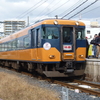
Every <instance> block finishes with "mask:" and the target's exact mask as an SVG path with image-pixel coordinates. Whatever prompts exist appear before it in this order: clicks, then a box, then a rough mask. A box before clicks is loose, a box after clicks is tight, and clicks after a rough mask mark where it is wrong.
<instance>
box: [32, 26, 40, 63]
mask: <svg viewBox="0 0 100 100" xmlns="http://www.w3.org/2000/svg"><path fill="white" fill-rule="evenodd" d="M40 35H41V34H40V28H37V29H32V30H31V40H32V42H31V44H32V48H33V49H32V60H38V61H39V60H41V59H40V57H41V50H40V46H41V36H40Z"/></svg>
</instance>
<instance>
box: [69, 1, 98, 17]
mask: <svg viewBox="0 0 100 100" xmlns="http://www.w3.org/2000/svg"><path fill="white" fill-rule="evenodd" d="M97 1H98V0H95V1H94V2H92V3H91V4H89V5H88V6H86V7H85V8H83V9H82V10H80V11H79V12H77V13H76V14H74V15H73V16H71V17H69V18H68V19H71V18H73V17H74V16H76V15H77V14H79V13H80V12H82V11H84V10H85V9H87V8H88V7H90V6H92V5H93V4H94V3H96V2H97Z"/></svg>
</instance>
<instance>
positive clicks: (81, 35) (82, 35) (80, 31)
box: [75, 28, 85, 40]
mask: <svg viewBox="0 0 100 100" xmlns="http://www.w3.org/2000/svg"><path fill="white" fill-rule="evenodd" d="M75 33H76V39H78V40H82V39H85V29H83V28H76V32H75Z"/></svg>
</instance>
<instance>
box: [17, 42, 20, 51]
mask: <svg viewBox="0 0 100 100" xmlns="http://www.w3.org/2000/svg"><path fill="white" fill-rule="evenodd" d="M17 49H21V48H20V40H17Z"/></svg>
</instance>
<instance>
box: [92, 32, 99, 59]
mask: <svg viewBox="0 0 100 100" xmlns="http://www.w3.org/2000/svg"><path fill="white" fill-rule="evenodd" d="M97 36H98V35H97V34H95V35H94V38H93V40H94V41H95V39H96V37H97ZM93 51H94V58H96V54H97V44H96V43H94V44H93Z"/></svg>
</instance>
